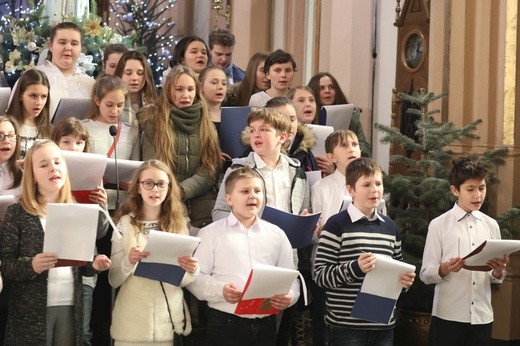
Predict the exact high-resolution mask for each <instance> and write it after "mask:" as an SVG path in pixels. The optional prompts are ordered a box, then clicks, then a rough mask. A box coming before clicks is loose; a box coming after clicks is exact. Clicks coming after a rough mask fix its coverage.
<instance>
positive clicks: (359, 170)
mask: <svg viewBox="0 0 520 346" xmlns="http://www.w3.org/2000/svg"><path fill="white" fill-rule="evenodd" d="M376 173H381V174H382V173H383V172H382V170H381V167H379V165H378V164H377V163H376V162H374V161H372V159H369V158H367V157H360V158H359V159H355V160H354V161H352V162H351V163H349V165H348V166H347V169H346V171H345V178H346V181H347V185H350V186H352V187H354V186H355V185H356V183H357V181H358V180H359V178H361V177H368V176H372V175H374V174H376Z"/></svg>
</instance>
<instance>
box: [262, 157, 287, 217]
mask: <svg viewBox="0 0 520 346" xmlns="http://www.w3.org/2000/svg"><path fill="white" fill-rule="evenodd" d="M253 159H254V160H255V164H256V169H258V171H259V172H260V174H261V175H262V177H263V178H264V182H265V190H266V196H265V198H266V204H267V205H268V206H270V207H273V208H276V209H280V210H283V211H285V212H288V213H290V212H291V184H292V181H293V178H294V173H291V170H290V168H289V162H288V161H287V159H286V158H285V156H284V155H280V160H279V161H278V164H277V165H276V167H274V168H271V167H269V166H268V165H267V164H266V163H265V162H264V160H262V158H261V157H260V155H258V154H257V153H254V154H253Z"/></svg>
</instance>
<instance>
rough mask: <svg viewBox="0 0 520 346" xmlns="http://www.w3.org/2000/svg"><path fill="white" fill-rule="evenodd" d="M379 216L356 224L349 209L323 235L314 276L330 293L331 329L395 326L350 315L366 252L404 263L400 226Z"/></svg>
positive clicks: (335, 217) (328, 319)
mask: <svg viewBox="0 0 520 346" xmlns="http://www.w3.org/2000/svg"><path fill="white" fill-rule="evenodd" d="M379 217H380V218H381V219H379V218H376V219H375V220H374V221H370V220H367V219H361V220H358V221H356V222H354V223H353V222H352V219H351V217H350V215H349V213H348V210H345V211H342V212H340V213H339V214H336V215H333V216H331V217H330V218H329V220H328V221H327V223H326V224H325V227H324V229H323V231H322V233H321V236H320V241H319V245H318V251H317V255H316V265H315V269H314V273H315V276H316V278H315V280H316V283H317V284H318V285H319V286H321V287H323V288H324V289H325V290H326V292H327V313H326V316H325V321H326V323H327V324H329V325H331V326H335V327H343V328H351V329H372V330H378V329H390V328H393V327H394V320H393V318H392V321H391V322H390V324H389V325H385V324H379V323H373V322H368V321H364V320H360V319H356V318H353V317H351V316H350V312H351V310H352V306H353V305H354V302H355V300H356V296H357V294H358V292H359V290H360V288H361V284H362V283H363V278H364V276H365V274H364V273H363V272H362V271H361V269H360V267H359V265H358V262H357V259H358V257H359V256H360V255H361V254H362V253H363V252H372V253H377V254H382V255H387V256H390V257H392V258H394V259H397V260H402V253H401V237H400V234H399V230H398V229H397V226H396V224H395V223H394V222H393V221H392V220H391V219H389V218H388V217H386V216H383V215H379ZM382 220H384V221H382ZM376 265H377V264H376Z"/></svg>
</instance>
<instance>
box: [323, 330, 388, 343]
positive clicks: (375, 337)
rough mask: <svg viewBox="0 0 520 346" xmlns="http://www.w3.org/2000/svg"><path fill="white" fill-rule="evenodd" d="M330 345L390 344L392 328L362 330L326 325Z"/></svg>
mask: <svg viewBox="0 0 520 346" xmlns="http://www.w3.org/2000/svg"><path fill="white" fill-rule="evenodd" d="M327 328H328V330H329V345H331V346H392V345H393V344H394V330H393V329H383V330H363V329H350V328H338V327H332V326H327Z"/></svg>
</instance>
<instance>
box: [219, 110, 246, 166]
mask: <svg viewBox="0 0 520 346" xmlns="http://www.w3.org/2000/svg"><path fill="white" fill-rule="evenodd" d="M250 111H251V107H222V110H221V113H220V114H221V115H220V133H219V135H218V137H219V141H220V149H222V151H223V152H224V153H226V154H228V155H229V156H231V158H233V159H234V158H237V157H240V156H241V155H242V153H243V152H244V150H245V149H246V147H245V146H244V145H243V144H242V141H241V140H240V134H241V133H242V130H244V128H245V127H246V126H247V118H248V117H249V112H250Z"/></svg>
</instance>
